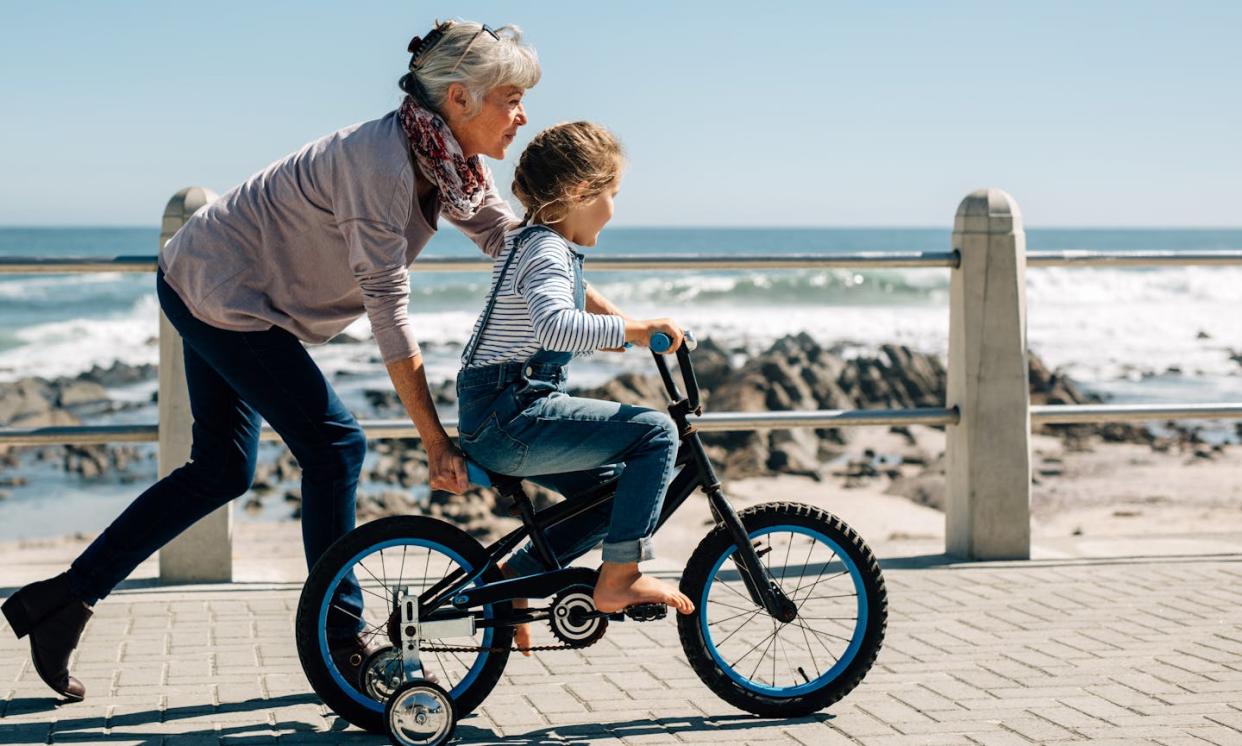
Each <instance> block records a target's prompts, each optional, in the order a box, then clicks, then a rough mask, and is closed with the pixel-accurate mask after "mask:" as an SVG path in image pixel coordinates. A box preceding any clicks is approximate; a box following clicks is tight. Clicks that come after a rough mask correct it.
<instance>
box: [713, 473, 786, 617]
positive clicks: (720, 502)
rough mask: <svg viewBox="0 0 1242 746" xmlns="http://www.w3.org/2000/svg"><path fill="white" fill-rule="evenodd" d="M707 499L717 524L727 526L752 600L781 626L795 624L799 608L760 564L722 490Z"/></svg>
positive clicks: (737, 563)
mask: <svg viewBox="0 0 1242 746" xmlns="http://www.w3.org/2000/svg"><path fill="white" fill-rule="evenodd" d="M707 499H708V502H709V504H710V505H711V507H712V513H713V514H714V515H715V517H716V522H717V523H719V524H721V525H723V526H724V527H725V530H726V531H728V532H729V536H730V537H732V539H733V546H734V547H736V551H734V553H733V557H732V559H733V564H734V565H735V566H736V567H737V570H738V574H739V575H740V576H741V578H742V583H743V584H744V585H745V586H746V591H747V593H749V594H750V600H751V601H753V602H754V603H755V605H757V606H760V607H762V608H763V609H764V610H765V611H767V612H768V614H769V615H771V617H772V618H773V619H775V620H777V621H778V622H784V623H786V624H788V623H789V622H792V621H793V620H794V619H795V618H797V616H798V605H797V604H795V603H794V602H793V599H791V598H790V597H789V596H788V595H786V594H785V592H784V591H783V590H781V587H780V585H778V584H777V583H776V582H775V581H774V580H772V579H771V578H770V577H769V576H768V573H767V572H766V571H765V570H764V568H763V563H762V562H761V561H760V560H759V553H758V552H757V551H755V545H754V544H753V543H751V541H750V536H748V535H747V533H746V527H745V526H743V525H742V520H741V519H740V518H738V517H737V513H736V512H735V511H734V510H733V506H732V505H730V504H729V501H728V500H726V499H725V497H724V493H722V492H721V491H720V488H719V487H715V488H714V489H710V490H708V491H707Z"/></svg>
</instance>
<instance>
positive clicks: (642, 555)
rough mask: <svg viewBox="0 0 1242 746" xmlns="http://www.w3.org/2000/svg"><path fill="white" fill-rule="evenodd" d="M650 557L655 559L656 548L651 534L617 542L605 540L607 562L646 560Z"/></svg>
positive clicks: (605, 558) (605, 559)
mask: <svg viewBox="0 0 1242 746" xmlns="http://www.w3.org/2000/svg"><path fill="white" fill-rule="evenodd" d="M649 559H655V548H654V547H653V546H652V542H651V537H650V536H644V537H643V538H641V539H632V540H630V541H618V542H615V543H610V542H607V541H606V542H604V561H605V562H644V561H646V560H649Z"/></svg>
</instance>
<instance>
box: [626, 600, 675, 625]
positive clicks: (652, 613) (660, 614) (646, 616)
mask: <svg viewBox="0 0 1242 746" xmlns="http://www.w3.org/2000/svg"><path fill="white" fill-rule="evenodd" d="M625 615H626V616H627V617H629V618H630V619H633V620H634V621H636V622H654V621H655V620H657V619H663V618H664V617H666V616H668V607H667V606H665V605H664V604H634V605H633V606H630V607H627V608H626V610H625Z"/></svg>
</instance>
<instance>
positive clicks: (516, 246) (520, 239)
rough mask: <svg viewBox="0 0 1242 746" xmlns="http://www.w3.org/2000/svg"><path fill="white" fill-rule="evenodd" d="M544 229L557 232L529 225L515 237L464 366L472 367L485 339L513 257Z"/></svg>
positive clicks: (469, 348) (472, 340) (542, 226)
mask: <svg viewBox="0 0 1242 746" xmlns="http://www.w3.org/2000/svg"><path fill="white" fill-rule="evenodd" d="M541 230H544V231H547V232H549V233H555V232H556V231H553V230H552V229H551V228H549V227H548V226H546V225H528V226H526V227H525V228H523V229H522V231H521V232H520V233H518V234H517V235H516V236H514V238H513V247H512V248H511V249H510V250H509V256H508V258H506V259H505V264H504V266H503V267H501V268H500V276H499V277H497V278H496V286H495V287H493V288H492V295H491V297H490V298H488V299H487V308H485V309H484V310H483V318H482V320H481V321H479V330H478V331H477V332H475V334H474V336H473V337H471V338H470V342H469V343H468V344H467V345H466V352H465V358H466V362H465V363H464V364H463V366H462V367H465V368H468V367H470V363H471V362H473V361H474V353H475V351H476V350H478V347H479V342H480V341H482V339H483V331H484V330H485V329H487V322H488V320H489V319H491V317H492V309H494V308H495V307H496V296H497V295H499V294H500V287H501V286H502V285H503V284H504V282H505V274H506V273H507V272H508V271H509V265H510V264H513V258H514V257H515V256H517V255H518V251H519V250H520V249H521V248H522V246H524V245H525V244H526V242H527V241H528V240H529V239H530V237H531V236H534V235H535V234H536V233H538V232H539V231H541Z"/></svg>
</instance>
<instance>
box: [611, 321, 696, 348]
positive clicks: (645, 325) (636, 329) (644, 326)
mask: <svg viewBox="0 0 1242 746" xmlns="http://www.w3.org/2000/svg"><path fill="white" fill-rule="evenodd" d="M656 332H664V333H665V334H667V335H668V338H669V339H671V340H672V341H673V343H672V344H671V345H670V346H669V348H668V349H667V350H665V351H664V354H666V355H671V354H673V353H674V352H677V348H678V347H681V341H682V331H681V327H680V326H678V325H677V322H675V321H673V320H672V319H668V318H664V319H626V320H625V341H626V342H629V343H631V344H638V345H642V346H643V347H647V346H649V345H650V344H651V335H652V334H654V333H656Z"/></svg>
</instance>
